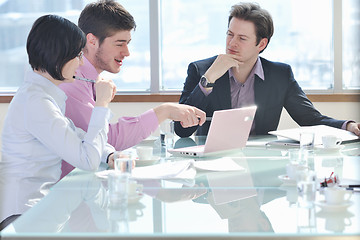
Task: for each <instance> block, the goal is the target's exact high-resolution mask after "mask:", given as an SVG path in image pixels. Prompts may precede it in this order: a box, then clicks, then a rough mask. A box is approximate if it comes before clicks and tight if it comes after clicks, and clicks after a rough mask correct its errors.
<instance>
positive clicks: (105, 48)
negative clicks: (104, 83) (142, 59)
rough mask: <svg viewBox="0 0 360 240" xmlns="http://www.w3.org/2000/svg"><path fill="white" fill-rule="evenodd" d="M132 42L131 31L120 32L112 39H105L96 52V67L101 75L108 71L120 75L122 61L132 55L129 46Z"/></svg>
mask: <svg viewBox="0 0 360 240" xmlns="http://www.w3.org/2000/svg"><path fill="white" fill-rule="evenodd" d="M130 40H131V31H118V32H116V33H115V34H114V35H112V36H111V37H107V38H105V39H104V41H103V42H102V44H101V45H100V46H99V47H98V49H97V50H96V52H95V59H94V65H95V68H96V70H97V71H98V72H99V73H100V72H102V71H108V72H111V73H118V72H119V71H120V68H121V65H122V61H123V60H124V58H125V57H127V56H129V55H130V52H129V49H128V44H129V43H130Z"/></svg>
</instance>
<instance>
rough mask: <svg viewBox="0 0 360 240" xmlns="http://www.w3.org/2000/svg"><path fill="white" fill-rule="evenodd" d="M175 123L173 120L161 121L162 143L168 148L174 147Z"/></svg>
mask: <svg viewBox="0 0 360 240" xmlns="http://www.w3.org/2000/svg"><path fill="white" fill-rule="evenodd" d="M174 137H175V123H174V121H172V120H165V121H163V122H162V123H160V139H161V144H162V145H163V146H166V148H173V147H174Z"/></svg>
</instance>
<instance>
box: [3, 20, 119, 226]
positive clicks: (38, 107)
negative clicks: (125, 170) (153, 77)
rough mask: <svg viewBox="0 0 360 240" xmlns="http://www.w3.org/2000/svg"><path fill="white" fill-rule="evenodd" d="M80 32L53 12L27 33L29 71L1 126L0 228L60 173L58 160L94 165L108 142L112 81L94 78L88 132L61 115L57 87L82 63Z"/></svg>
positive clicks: (108, 150)
mask: <svg viewBox="0 0 360 240" xmlns="http://www.w3.org/2000/svg"><path fill="white" fill-rule="evenodd" d="M85 43H86V37H85V35H84V33H83V32H82V31H81V30H80V29H79V28H78V27H77V26H76V25H75V24H73V23H72V22H70V21H68V20H66V19H64V18H62V17H59V16H55V15H46V16H42V17H40V18H39V19H37V20H36V21H35V23H34V25H33V26H32V29H31V31H30V33H29V36H28V39H27V46H26V47H27V52H28V56H29V63H30V65H31V68H32V71H28V72H27V73H26V76H25V80H24V83H23V85H22V86H21V87H20V88H19V89H18V91H17V93H16V94H15V96H14V98H13V99H12V101H11V103H10V105H9V109H8V112H7V115H6V118H5V121H4V127H3V131H2V149H1V151H2V158H1V161H0V222H2V223H1V224H0V230H1V229H2V228H3V227H5V226H6V225H7V224H9V223H10V222H11V221H13V220H14V219H15V218H16V217H17V216H19V215H21V214H22V213H24V212H25V211H26V210H27V209H29V208H30V207H32V206H33V205H34V204H35V203H36V202H38V201H39V200H40V199H41V198H42V197H43V196H44V195H46V193H47V191H48V190H49V187H51V186H52V185H53V184H55V183H56V182H57V181H58V180H59V177H60V175H61V160H62V159H64V160H65V161H67V162H69V163H70V164H72V165H73V166H75V167H78V168H80V169H84V170H89V171H95V170H96V169H97V168H98V167H99V165H100V163H101V162H106V161H107V159H108V157H109V156H110V154H111V153H112V152H114V149H113V147H111V146H110V145H108V144H107V132H108V125H109V122H108V121H109V118H110V115H111V112H110V110H109V109H108V103H109V102H110V101H111V100H112V98H113V97H114V93H115V91H116V87H115V85H114V84H113V83H112V82H111V81H106V80H99V81H97V83H96V85H95V87H96V107H95V108H94V109H93V112H92V116H91V120H90V124H89V127H88V130H87V132H84V131H82V130H81V129H78V128H76V127H75V126H74V124H73V123H72V122H71V120H69V119H67V118H66V117H65V116H64V113H65V100H66V95H65V93H64V92H63V91H62V90H61V89H60V88H59V87H58V85H59V84H61V83H63V82H72V81H74V79H73V76H74V75H75V70H76V69H77V68H78V67H79V65H80V64H82V49H83V47H84V46H85Z"/></svg>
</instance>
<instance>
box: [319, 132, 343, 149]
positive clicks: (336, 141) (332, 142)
mask: <svg viewBox="0 0 360 240" xmlns="http://www.w3.org/2000/svg"><path fill="white" fill-rule="evenodd" d="M341 142H342V140H341V138H338V137H337V136H335V135H325V136H323V137H322V144H323V146H324V148H335V147H337V146H339V145H340V144H341Z"/></svg>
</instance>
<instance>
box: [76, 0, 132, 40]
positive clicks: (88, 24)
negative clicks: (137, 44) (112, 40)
mask: <svg viewBox="0 0 360 240" xmlns="http://www.w3.org/2000/svg"><path fill="white" fill-rule="evenodd" d="M78 25H79V27H80V28H81V30H83V32H84V33H85V34H88V33H92V34H94V35H95V36H96V37H97V38H98V39H99V43H100V44H101V43H102V42H103V41H104V39H105V38H107V37H111V36H112V35H114V34H115V33H116V32H117V31H123V30H125V31H130V30H133V29H134V30H135V28H136V23H135V20H134V18H133V16H132V15H131V14H130V13H129V12H128V11H127V10H126V9H125V8H124V7H123V6H122V5H121V4H120V3H118V2H115V1H113V0H102V1H98V2H95V3H90V4H88V5H86V7H85V8H84V10H83V11H82V12H81V14H80V17H79V22H78Z"/></svg>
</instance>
